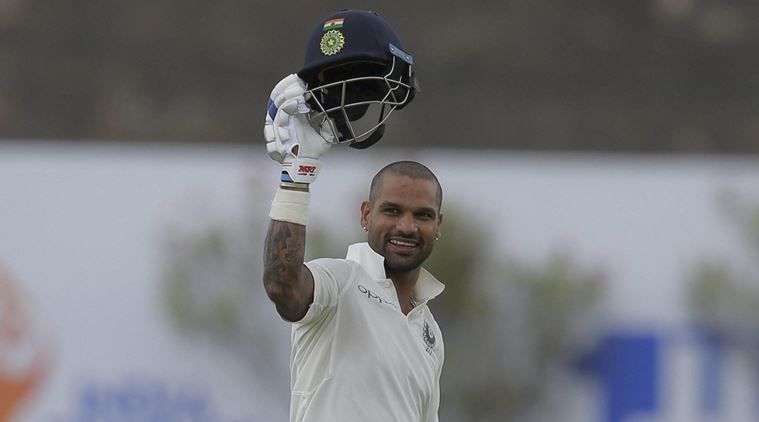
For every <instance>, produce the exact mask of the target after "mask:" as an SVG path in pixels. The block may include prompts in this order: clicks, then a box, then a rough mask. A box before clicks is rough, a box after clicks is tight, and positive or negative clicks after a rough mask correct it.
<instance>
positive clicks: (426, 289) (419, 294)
mask: <svg viewBox="0 0 759 422" xmlns="http://www.w3.org/2000/svg"><path fill="white" fill-rule="evenodd" d="M345 258H346V259H348V260H351V261H355V262H358V263H359V264H360V265H361V266H362V267H363V268H364V270H365V271H366V272H367V273H369V275H370V276H371V277H372V278H374V279H376V280H386V279H387V274H385V258H384V257H383V256H382V255H380V254H378V253H377V252H374V250H373V249H372V248H371V247H370V246H369V244H368V243H366V242H362V243H354V244H352V245H350V246H348V253H347V254H346V256H345ZM443 289H445V285H444V284H443V283H441V282H440V281H438V280H437V279H436V278H435V277H434V276H433V275H432V274H430V273H429V272H428V271H427V270H425V269H424V268H422V270H421V271H420V272H419V280H417V282H416V286H415V287H414V296H416V298H417V300H419V302H420V303H421V302H427V301H428V300H430V299H432V298H434V297H435V296H437V295H439V294H440V293H442V292H443Z"/></svg>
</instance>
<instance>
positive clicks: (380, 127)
mask: <svg viewBox="0 0 759 422" xmlns="http://www.w3.org/2000/svg"><path fill="white" fill-rule="evenodd" d="M351 75H352V76H351ZM360 75H363V76H360ZM320 79H322V80H324V83H323V84H322V85H319V86H317V87H315V88H311V89H309V90H308V94H307V98H308V100H307V102H308V104H309V106H310V107H311V110H312V111H311V113H310V114H309V120H310V121H311V124H312V125H314V126H315V127H316V128H325V127H326V128H327V129H329V130H330V132H331V133H332V134H333V135H334V139H335V141H334V142H336V143H340V144H347V145H350V146H351V147H353V148H358V149H363V148H368V147H369V146H371V145H373V144H374V143H376V142H377V141H379V139H380V137H381V136H382V133H383V132H384V124H385V121H386V120H387V119H388V118H389V117H390V115H391V114H392V113H393V111H395V110H398V109H401V108H403V106H405V105H406V104H408V103H409V102H410V101H411V99H413V97H414V93H415V91H416V86H415V81H414V78H413V74H412V72H411V66H410V65H409V64H408V63H406V62H404V61H403V60H401V59H399V58H397V57H393V60H392V61H391V62H390V64H389V65H387V66H385V65H384V64H383V63H376V62H364V61H359V62H353V63H346V64H343V65H339V66H336V67H334V68H332V69H326V70H324V71H322V72H321V73H320ZM370 111H371V112H370ZM325 125H326V126H325Z"/></svg>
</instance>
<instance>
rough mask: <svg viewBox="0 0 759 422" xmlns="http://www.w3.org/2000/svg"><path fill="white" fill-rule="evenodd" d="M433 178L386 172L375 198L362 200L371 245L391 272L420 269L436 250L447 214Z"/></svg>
mask: <svg viewBox="0 0 759 422" xmlns="http://www.w3.org/2000/svg"><path fill="white" fill-rule="evenodd" d="M438 192H439V190H438V186H437V184H436V183H435V182H434V181H432V180H427V179H421V178H412V177H408V176H399V175H395V174H384V175H383V176H382V183H381V185H379V186H378V187H377V192H374V195H372V196H373V198H372V199H371V201H365V202H364V203H363V204H361V225H362V226H363V227H366V229H367V231H368V242H369V246H370V247H371V248H372V249H373V250H374V251H375V252H377V253H378V254H380V255H382V256H383V257H384V258H385V266H386V267H387V270H388V271H391V272H408V271H413V270H415V269H418V268H419V267H420V266H421V265H422V263H423V262H424V261H425V260H426V259H427V257H429V256H430V254H431V253H432V248H433V246H434V244H435V237H436V236H437V234H438V230H439V228H440V224H441V223H442V220H443V216H442V214H440V208H439V207H440V205H439V204H440V201H439V198H438V194H439V193H438Z"/></svg>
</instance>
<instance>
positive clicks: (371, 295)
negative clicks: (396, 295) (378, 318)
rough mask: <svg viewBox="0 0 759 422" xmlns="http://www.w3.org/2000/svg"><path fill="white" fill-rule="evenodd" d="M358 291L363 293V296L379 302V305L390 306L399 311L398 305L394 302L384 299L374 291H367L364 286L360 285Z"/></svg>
mask: <svg viewBox="0 0 759 422" xmlns="http://www.w3.org/2000/svg"><path fill="white" fill-rule="evenodd" d="M358 291H359V292H361V294H363V295H365V296H366V297H367V298H369V299H372V300H375V301H377V303H380V304H383V305H390V306H392V307H393V308H395V309H399V308H398V305H396V304H395V303H393V302H390V301H388V300H387V299H384V298H382V296H379V295H377V294H376V293H374V292H373V291H371V290H369V289H367V288H366V287H364V286H362V285H360V284H359V285H358Z"/></svg>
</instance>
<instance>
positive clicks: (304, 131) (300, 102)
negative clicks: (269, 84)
mask: <svg viewBox="0 0 759 422" xmlns="http://www.w3.org/2000/svg"><path fill="white" fill-rule="evenodd" d="M305 95H307V94H306V84H305V83H304V82H303V80H301V79H300V78H298V75H296V74H292V75H288V76H287V77H285V78H284V79H282V80H281V81H280V82H279V83H278V84H277V85H276V86H275V87H274V89H273V90H272V92H271V96H270V98H269V104H268V106H267V113H266V122H265V124H264V137H265V138H266V151H267V152H268V154H269V156H270V157H271V158H272V159H273V160H275V161H277V162H279V163H282V175H281V178H282V181H283V182H296V183H311V182H313V181H314V180H316V177H317V176H318V175H319V171H320V169H321V162H320V161H319V157H321V155H322V154H324V153H326V152H327V151H329V149H330V148H331V147H332V142H333V141H334V136H333V135H332V131H331V130H329V123H328V122H324V124H323V125H322V128H321V130H319V131H318V132H317V130H316V129H315V128H314V127H313V126H311V124H310V123H309V121H308V112H309V111H310V108H309V107H308V104H306V97H305Z"/></svg>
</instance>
